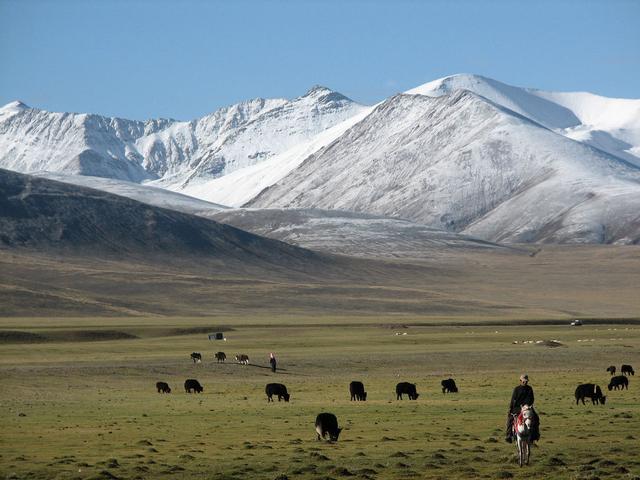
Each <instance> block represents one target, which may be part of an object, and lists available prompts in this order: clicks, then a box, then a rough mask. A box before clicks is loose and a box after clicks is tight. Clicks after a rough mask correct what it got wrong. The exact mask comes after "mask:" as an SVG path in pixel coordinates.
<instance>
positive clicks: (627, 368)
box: [620, 365, 636, 375]
mask: <svg viewBox="0 0 640 480" xmlns="http://www.w3.org/2000/svg"><path fill="white" fill-rule="evenodd" d="M620 373H621V374H623V375H635V374H636V372H634V371H633V367H632V366H631V365H622V367H620Z"/></svg>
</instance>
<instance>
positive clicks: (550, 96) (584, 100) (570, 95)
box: [406, 74, 640, 165]
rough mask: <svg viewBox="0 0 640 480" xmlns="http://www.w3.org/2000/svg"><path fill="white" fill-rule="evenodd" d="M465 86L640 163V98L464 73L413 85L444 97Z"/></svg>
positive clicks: (561, 131) (413, 91)
mask: <svg viewBox="0 0 640 480" xmlns="http://www.w3.org/2000/svg"><path fill="white" fill-rule="evenodd" d="M459 89H464V90H470V91H472V92H474V93H476V94H478V95H481V96H483V97H485V98H487V99H489V100H491V101H492V102H494V103H496V104H498V105H501V106H503V107H505V108H507V109H509V110H512V111H514V112H516V113H519V114H520V115H523V116H525V117H527V118H529V119H531V120H533V121H534V122H536V123H539V124H541V125H543V126H545V127H547V128H550V129H552V130H554V131H555V132H556V133H559V134H561V135H564V136H566V137H569V138H571V139H573V140H578V141H580V142H583V143H586V144H587V145H591V146H592V147H595V148H597V149H599V150H602V151H605V152H607V153H609V154H611V155H614V156H617V157H619V158H622V159H623V160H625V161H627V162H630V163H633V164H635V165H640V99H625V98H607V97H603V96H600V95H595V94H593V93H587V92H549V91H544V90H538V89H533V88H521V87H514V86H511V85H507V84H506V83H502V82H499V81H497V80H493V79H491V78H487V77H483V76H481V75H472V74H459V75H452V76H449V77H444V78H440V79H438V80H434V81H432V82H429V83H425V84H424V85H421V86H419V87H416V88H414V89H411V90H408V91H407V92H406V93H408V94H412V95H426V96H430V97H439V96H442V95H446V94H449V93H451V92H452V91H455V90H459Z"/></svg>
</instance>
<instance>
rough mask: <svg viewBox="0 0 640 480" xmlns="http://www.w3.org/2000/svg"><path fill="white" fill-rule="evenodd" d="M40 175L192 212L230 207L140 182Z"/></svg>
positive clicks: (48, 174) (55, 174)
mask: <svg viewBox="0 0 640 480" xmlns="http://www.w3.org/2000/svg"><path fill="white" fill-rule="evenodd" d="M35 175H36V176H38V177H42V178H48V179H49V180H55V181H57V182H63V183H70V184H72V185H78V186H81V187H87V188H94V189H97V190H102V191H104V192H108V193H112V194H114V195H120V196H121V197H127V198H130V199H132V200H137V201H138V202H142V203H146V204H148V205H153V206H156V207H161V208H168V209H170V210H177V211H179V212H183V213H189V214H191V215H199V216H204V217H208V216H211V215H212V214H213V213H217V212H220V211H222V210H226V209H228V207H226V206H224V205H218V204H217V203H211V202H206V201H204V200H199V199H197V198H194V197H190V196H188V195H183V194H181V193H176V192H172V191H170V190H167V189H165V188H159V187H153V186H151V185H140V184H139V183H132V182H127V181H124V180H115V179H112V178H104V177H90V176H86V175H64V174H61V173H51V172H36V173H35Z"/></svg>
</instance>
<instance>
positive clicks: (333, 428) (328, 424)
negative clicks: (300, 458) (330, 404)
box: [316, 413, 342, 442]
mask: <svg viewBox="0 0 640 480" xmlns="http://www.w3.org/2000/svg"><path fill="white" fill-rule="evenodd" d="M341 431H342V429H341V428H338V419H337V418H336V416H335V415H334V414H333V413H321V414H319V415H318V416H317V417H316V433H317V434H318V440H322V439H323V438H326V437H327V435H329V440H330V441H331V442H337V441H338V437H339V436H340V432H341Z"/></svg>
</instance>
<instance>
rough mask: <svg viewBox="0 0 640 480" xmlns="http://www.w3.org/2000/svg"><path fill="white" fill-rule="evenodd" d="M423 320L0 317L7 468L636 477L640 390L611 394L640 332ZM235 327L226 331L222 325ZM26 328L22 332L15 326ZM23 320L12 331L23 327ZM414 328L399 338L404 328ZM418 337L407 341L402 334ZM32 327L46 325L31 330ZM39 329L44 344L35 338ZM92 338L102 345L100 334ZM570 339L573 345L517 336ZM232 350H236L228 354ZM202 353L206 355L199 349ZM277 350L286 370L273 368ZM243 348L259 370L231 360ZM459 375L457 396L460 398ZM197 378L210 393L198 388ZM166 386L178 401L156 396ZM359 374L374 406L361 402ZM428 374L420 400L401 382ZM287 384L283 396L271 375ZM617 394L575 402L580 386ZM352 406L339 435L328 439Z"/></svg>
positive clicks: (36, 473)
mask: <svg viewBox="0 0 640 480" xmlns="http://www.w3.org/2000/svg"><path fill="white" fill-rule="evenodd" d="M433 321H434V319H425V318H420V317H406V318H404V319H402V320H399V319H397V318H391V317H384V316H379V317H323V316H306V317H300V318H296V317H295V316H291V317H283V316H262V317H250V316H248V317H244V318H233V317H228V318H225V317H223V316H220V317H216V318H209V319H206V318H199V319H192V318H184V317H164V318H160V317H153V318H148V317H138V318H132V317H112V318H109V319H105V318H57V319H53V318H18V317H16V318H4V319H0V331H2V342H3V343H2V344H0V404H1V405H2V436H1V439H0V441H1V443H2V448H1V451H0V476H1V477H2V478H33V479H36V478H42V479H45V478H46V479H48V478H60V479H67V478H68V479H85V478H101V479H106V478H165V477H166V478H176V479H179V478H216V479H229V480H231V479H238V480H239V479H245V478H255V479H275V478H285V477H283V476H282V475H286V477H287V478H290V479H294V478H295V479H315V478H335V479H339V478H347V477H353V478H362V479H373V478H377V479H396V478H433V479H436V478H441V479H467V478H522V479H525V478H527V479H531V478H554V479H585V480H586V479H595V478H607V479H621V480H622V479H630V478H637V477H638V476H640V460H639V459H638V456H637V443H638V432H637V424H638V418H640V395H639V390H638V384H637V383H636V378H634V377H630V378H631V380H630V385H629V390H628V391H613V392H607V391H606V385H607V383H608V381H609V376H608V374H607V372H605V368H606V367H607V366H608V365H610V364H615V365H617V366H618V368H619V365H620V364H621V363H630V364H632V365H635V366H636V367H637V366H638V365H639V364H640V354H639V353H638V352H640V326H638V325H637V324H617V325H605V324H597V323H588V324H587V325H585V326H583V327H570V326H568V325H567V324H563V325H520V326H516V325H512V326H507V325H501V326H487V325H482V324H476V325H465V326H434V325H430V324H429V323H430V322H433ZM218 329H224V330H225V332H226V337H227V341H226V342H222V341H219V342H214V341H209V340H208V339H207V336H206V333H207V332H209V331H216V330H218ZM16 331H20V332H22V336H20V335H19V334H17V333H15V332H16ZM11 332H13V333H11ZM396 333H400V335H396ZM404 333H406V335H403V334H404ZM29 334H30V335H31V336H30V337H29ZM27 337H29V338H30V340H28V341H34V342H35V341H39V343H29V344H26V343H21V342H24V341H27V340H25V339H26V338H27ZM89 340H93V341H89ZM515 340H518V341H523V340H533V341H536V340H557V341H559V342H561V343H562V345H563V346H559V347H555V348H551V347H548V346H543V345H541V344H535V343H533V344H521V343H518V344H514V343H513V342H514V341H515ZM218 350H223V351H225V352H226V353H227V357H228V361H227V363H225V364H217V363H215V361H214V359H213V353H214V352H216V351H218ZM193 351H199V352H202V354H203V359H204V360H203V362H202V363H200V364H194V363H192V362H191V360H190V359H189V354H190V353H191V352H193ZM269 352H275V354H276V355H277V357H278V359H279V367H280V370H279V371H278V372H277V373H276V374H273V373H271V372H270V370H269V369H268V368H267V367H268V358H269ZM237 353H246V354H248V355H249V356H250V359H251V364H250V365H248V366H241V365H238V364H235V362H233V361H232V359H233V356H234V355H235V354H237ZM523 371H525V372H527V373H528V374H529V376H530V378H531V382H532V386H533V387H534V389H535V393H536V407H537V408H538V411H539V413H540V416H541V423H542V428H541V430H542V441H541V442H540V446H539V447H538V448H535V449H534V450H533V454H532V459H531V465H530V466H528V467H525V468H522V469H520V468H519V467H518V466H517V464H516V463H515V447H513V446H512V445H507V444H506V443H505V442H504V440H503V429H504V420H505V414H506V411H507V407H508V402H509V398H510V394H511V390H512V388H513V387H514V386H515V384H516V383H517V378H518V376H519V375H520V373H522V372H523ZM450 376H451V377H452V378H454V379H455V380H456V382H457V384H458V387H459V389H460V391H459V393H458V394H448V395H443V394H442V393H441V391H440V380H442V379H445V378H448V377H450ZM187 378H196V379H198V380H200V382H201V383H202V384H203V385H204V393H203V394H200V395H196V394H192V395H189V394H186V393H185V392H184V390H183V388H182V384H183V382H184V380H185V379H187ZM160 380H161V381H167V382H168V383H169V384H170V385H171V387H172V389H173V392H172V393H171V394H170V395H162V394H158V393H156V391H155V382H156V381H160ZM352 380H361V381H363V382H364V384H365V386H366V389H367V391H368V401H367V402H363V403H356V402H351V401H350V400H349V393H348V385H349V382H350V381H352ZM400 381H410V382H415V383H416V384H417V388H418V392H419V393H420V398H419V399H418V400H417V401H409V400H406V399H405V400H403V401H398V400H396V398H395V392H394V388H395V384H396V383H398V382H400ZM269 382H280V383H284V384H286V385H287V387H288V388H289V391H290V393H291V401H290V402H289V403H285V402H280V403H278V402H277V401H276V402H275V403H273V404H267V401H266V396H265V394H264V386H265V384H266V383H269ZM583 382H595V383H598V384H600V386H601V387H602V388H603V390H605V393H606V394H607V403H606V405H604V406H592V405H591V404H590V403H588V404H587V405H585V406H582V405H576V404H575V400H574V398H573V392H574V390H575V387H576V385H577V384H579V383H583ZM323 411H328V412H332V413H335V414H336V415H337V417H338V420H339V423H340V425H341V426H342V427H344V431H343V432H342V434H341V437H340V440H339V441H338V442H337V443H334V444H330V443H325V442H318V441H316V439H315V432H314V426H313V423H314V419H315V416H316V415H317V414H318V413H320V412H323Z"/></svg>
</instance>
